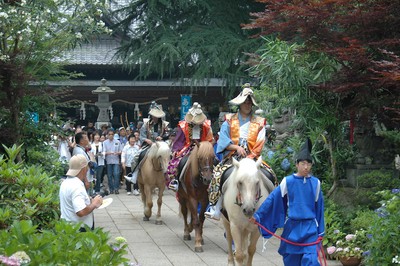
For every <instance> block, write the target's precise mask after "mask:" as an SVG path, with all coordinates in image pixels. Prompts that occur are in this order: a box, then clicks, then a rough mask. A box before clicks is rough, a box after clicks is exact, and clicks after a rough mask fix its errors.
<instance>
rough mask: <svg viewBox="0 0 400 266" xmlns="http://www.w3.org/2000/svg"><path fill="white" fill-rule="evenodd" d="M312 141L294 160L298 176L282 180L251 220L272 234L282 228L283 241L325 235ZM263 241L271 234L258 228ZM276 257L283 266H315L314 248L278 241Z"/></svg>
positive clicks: (295, 240) (303, 240)
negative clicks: (314, 174)
mask: <svg viewBox="0 0 400 266" xmlns="http://www.w3.org/2000/svg"><path fill="white" fill-rule="evenodd" d="M310 153H311V141H310V140H309V139H307V141H306V142H305V143H304V145H303V146H302V149H301V151H300V152H299V154H298V155H297V158H296V168H297V173H295V174H292V175H290V176H287V177H285V178H284V179H283V180H282V182H281V183H280V185H279V186H278V187H277V188H276V189H274V191H273V192H272V193H271V194H270V195H269V197H268V198H267V199H266V200H265V201H264V203H263V204H262V205H261V206H260V208H259V209H258V210H257V212H256V213H255V214H254V216H253V217H254V219H255V220H256V221H257V222H258V223H259V224H261V225H262V226H264V227H265V228H267V229H268V230H269V231H271V232H273V233H274V232H275V231H276V229H277V228H281V227H283V233H282V238H284V239H287V240H289V241H291V242H295V243H312V242H315V241H317V239H318V238H319V237H322V236H323V235H324V230H325V224H324V199H323V196H322V191H321V182H320V181H319V179H318V178H316V177H314V176H313V175H312V174H311V167H312V158H311V155H310ZM260 232H261V234H262V235H263V237H264V238H270V237H271V236H272V235H271V234H269V233H268V232H266V231H265V230H263V229H262V228H261V227H260ZM278 252H279V254H280V255H282V257H283V263H284V264H285V265H286V266H296V265H302V266H305V265H307V266H314V265H320V264H319V262H318V254H317V245H311V246H297V245H294V244H289V243H286V242H284V241H281V244H280V247H279V250H278Z"/></svg>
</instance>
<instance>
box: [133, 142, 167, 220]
mask: <svg viewBox="0 0 400 266" xmlns="http://www.w3.org/2000/svg"><path fill="white" fill-rule="evenodd" d="M170 153H171V151H170V149H169V146H168V144H167V143H165V142H161V141H157V142H155V143H153V144H152V145H151V147H150V148H149V151H148V152H147V155H146V156H145V157H144V159H143V161H142V162H141V163H140V169H139V174H138V182H139V189H140V192H141V196H142V202H143V207H144V217H143V221H148V220H149V218H150V217H151V209H152V207H153V197H152V191H153V190H154V189H155V188H156V187H157V188H158V200H157V205H158V211H157V218H156V224H162V219H161V205H162V195H163V192H164V189H165V177H164V173H165V172H166V171H167V167H168V162H169V159H170Z"/></svg>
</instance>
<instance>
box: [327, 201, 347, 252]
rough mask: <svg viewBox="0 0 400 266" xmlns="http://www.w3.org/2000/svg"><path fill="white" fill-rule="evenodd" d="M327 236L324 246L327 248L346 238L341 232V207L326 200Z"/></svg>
mask: <svg viewBox="0 0 400 266" xmlns="http://www.w3.org/2000/svg"><path fill="white" fill-rule="evenodd" d="M324 207H325V212H324V218H325V236H324V240H323V242H322V244H323V245H324V246H325V247H329V246H333V245H335V244H336V242H337V241H338V240H339V239H341V238H342V237H343V236H344V233H343V232H342V231H341V230H342V228H343V220H342V217H341V215H340V212H338V208H339V206H338V205H337V204H335V203H334V202H333V201H332V200H329V199H325V206H324Z"/></svg>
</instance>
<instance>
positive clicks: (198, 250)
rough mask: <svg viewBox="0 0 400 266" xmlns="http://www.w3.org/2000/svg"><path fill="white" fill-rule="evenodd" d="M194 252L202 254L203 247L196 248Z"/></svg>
mask: <svg viewBox="0 0 400 266" xmlns="http://www.w3.org/2000/svg"><path fill="white" fill-rule="evenodd" d="M194 251H195V252H197V253H201V252H203V251H204V250H203V248H202V247H195V248H194Z"/></svg>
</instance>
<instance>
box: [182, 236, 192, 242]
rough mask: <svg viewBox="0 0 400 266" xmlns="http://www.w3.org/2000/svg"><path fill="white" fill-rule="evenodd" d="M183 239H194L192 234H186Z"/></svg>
mask: <svg viewBox="0 0 400 266" xmlns="http://www.w3.org/2000/svg"><path fill="white" fill-rule="evenodd" d="M183 240H186V241H189V240H192V237H191V236H190V235H184V236H183Z"/></svg>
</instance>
